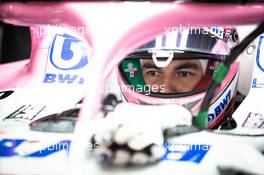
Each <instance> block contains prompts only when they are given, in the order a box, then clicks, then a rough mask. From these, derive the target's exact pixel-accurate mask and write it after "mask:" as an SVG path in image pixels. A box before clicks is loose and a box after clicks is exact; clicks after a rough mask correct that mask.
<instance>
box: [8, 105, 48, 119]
mask: <svg viewBox="0 0 264 175" xmlns="http://www.w3.org/2000/svg"><path fill="white" fill-rule="evenodd" d="M45 107H46V106H44V105H23V106H21V107H20V108H18V109H17V110H15V111H14V112H13V113H11V114H10V115H8V116H7V117H6V118H4V119H3V120H10V119H13V120H32V119H34V118H35V117H36V116H37V115H38V114H39V113H40V112H41V111H42V110H43V109H44V108H45Z"/></svg>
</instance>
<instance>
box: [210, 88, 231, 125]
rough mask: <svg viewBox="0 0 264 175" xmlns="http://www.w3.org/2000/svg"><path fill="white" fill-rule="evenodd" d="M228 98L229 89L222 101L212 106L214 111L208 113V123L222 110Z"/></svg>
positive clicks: (229, 96)
mask: <svg viewBox="0 0 264 175" xmlns="http://www.w3.org/2000/svg"><path fill="white" fill-rule="evenodd" d="M230 100H231V90H229V91H228V93H227V94H226V96H225V97H224V98H223V99H222V101H221V102H220V103H219V104H218V105H217V106H216V107H215V108H214V112H213V113H210V114H208V122H209V123H211V122H212V121H214V120H215V119H216V118H217V117H218V116H219V115H220V114H221V113H222V111H223V110H224V109H225V108H226V107H227V105H228V103H229V102H230Z"/></svg>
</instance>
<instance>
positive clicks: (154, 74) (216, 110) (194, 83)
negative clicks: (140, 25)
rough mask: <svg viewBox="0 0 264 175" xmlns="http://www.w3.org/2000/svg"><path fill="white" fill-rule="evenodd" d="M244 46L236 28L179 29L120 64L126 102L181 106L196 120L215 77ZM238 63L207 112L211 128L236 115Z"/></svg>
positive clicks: (121, 86)
mask: <svg viewBox="0 0 264 175" xmlns="http://www.w3.org/2000/svg"><path fill="white" fill-rule="evenodd" d="M238 41H239V38H238V34H237V32H236V29H233V28H220V27H213V28H195V29H184V30H181V31H179V30H175V31H170V32H167V33H164V34H162V35H159V36H157V37H156V38H155V39H154V40H152V41H150V42H148V43H146V44H144V45H143V46H141V47H139V48H138V49H136V50H135V51H134V52H133V53H131V54H129V55H127V57H126V58H125V59H123V60H122V62H121V63H120V64H119V67H118V70H117V79H118V84H119V87H120V88H121V92H122V94H123V97H124V98H125V99H126V101H128V102H132V103H137V104H155V105H159V104H178V105H182V106H184V107H186V108H187V109H189V110H190V111H191V112H192V113H193V114H194V115H197V113H198V112H199V108H200V106H201V103H202V100H203V98H204V96H205V94H206V91H207V88H208V85H209V83H210V82H211V80H212V77H213V75H214V74H215V73H216V71H217V70H218V67H219V64H220V63H221V62H223V61H224V60H225V59H226V57H227V55H228V54H229V53H230V50H231V48H232V47H234V46H235V45H236V44H237V43H238ZM238 68H239V63H238V62H234V63H233V64H232V65H231V67H230V69H229V72H228V74H227V76H226V78H225V79H224V80H223V81H222V83H221V85H220V86H219V88H217V90H216V92H215V95H214V98H213V100H212V102H211V105H210V108H209V111H208V112H209V113H208V124H209V125H208V128H215V127H218V126H219V125H220V123H221V121H222V119H223V118H224V117H226V116H230V115H228V113H230V114H231V112H232V109H233V104H234V100H235V95H236V89H237V79H238Z"/></svg>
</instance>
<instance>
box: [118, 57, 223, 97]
mask: <svg viewBox="0 0 264 175" xmlns="http://www.w3.org/2000/svg"><path fill="white" fill-rule="evenodd" d="M221 62H222V60H218V59H207V58H201V57H200V58H199V57H197V58H196V59H194V58H193V59H176V58H174V59H172V61H171V62H170V63H169V64H168V65H167V66H166V67H158V66H156V64H155V62H154V61H153V60H152V59H151V58H140V59H125V60H123V61H122V62H121V64H120V65H119V72H120V74H121V77H122V79H123V81H124V82H125V83H126V84H127V85H128V86H129V88H130V89H131V90H133V91H136V92H139V93H143V94H147V95H150V96H160V95H165V94H166V95H170V96H168V97H169V98H170V97H171V95H173V96H175V95H177V96H184V95H190V94H193V93H197V92H201V91H205V90H206V88H207V87H208V85H209V83H210V81H211V79H212V76H213V73H214V71H215V70H216V69H217V68H218V65H219V64H220V63H221Z"/></svg>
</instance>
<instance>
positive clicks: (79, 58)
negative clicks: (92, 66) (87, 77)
mask: <svg viewBox="0 0 264 175" xmlns="http://www.w3.org/2000/svg"><path fill="white" fill-rule="evenodd" d="M90 54H91V50H90V49H88V47H87V46H86V45H85V43H84V42H83V41H82V40H80V39H78V38H76V37H73V36H71V35H68V34H62V35H61V34H56V35H55V37H54V40H53V42H52V45H51V49H50V55H49V58H50V59H49V61H50V64H51V65H52V66H51V67H55V68H56V69H57V70H61V71H65V73H63V72H62V73H50V72H49V73H46V75H45V78H44V83H56V82H57V83H67V84H72V83H74V82H76V83H78V84H83V83H84V78H83V77H82V75H80V71H78V70H80V69H81V68H83V67H85V66H86V65H87V64H88V60H89V57H90ZM50 69H53V68H50ZM48 71H51V70H49V69H48ZM66 72H67V73H66ZM73 72H74V73H73Z"/></svg>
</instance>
